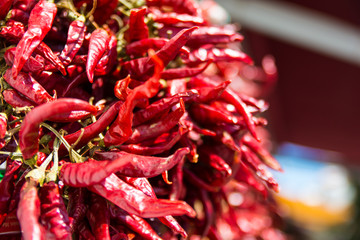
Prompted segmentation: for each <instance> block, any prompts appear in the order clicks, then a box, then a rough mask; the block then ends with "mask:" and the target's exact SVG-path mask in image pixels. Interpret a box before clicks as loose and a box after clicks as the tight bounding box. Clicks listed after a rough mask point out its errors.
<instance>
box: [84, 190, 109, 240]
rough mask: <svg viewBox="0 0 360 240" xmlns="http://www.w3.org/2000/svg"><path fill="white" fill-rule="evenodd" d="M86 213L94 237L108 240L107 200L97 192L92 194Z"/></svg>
mask: <svg viewBox="0 0 360 240" xmlns="http://www.w3.org/2000/svg"><path fill="white" fill-rule="evenodd" d="M86 215H87V219H88V221H89V223H90V227H91V229H92V232H93V234H94V236H95V239H101V240H110V232H109V225H110V212H109V207H108V204H107V201H106V200H105V199H104V198H102V197H100V196H99V195H97V194H92V195H91V200H90V207H89V209H88V211H87V213H86Z"/></svg>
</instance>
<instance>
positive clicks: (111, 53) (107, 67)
mask: <svg viewBox="0 0 360 240" xmlns="http://www.w3.org/2000/svg"><path fill="white" fill-rule="evenodd" d="M109 35H110V39H109V41H108V45H107V46H106V51H105V53H104V54H103V56H102V57H101V59H100V60H99V62H98V64H97V65H96V68H95V75H97V76H101V75H106V74H108V73H109V72H110V71H111V70H112V69H113V67H114V66H115V65H116V60H117V59H116V58H117V51H116V47H117V38H116V36H115V34H113V33H112V32H111V31H110V32H109Z"/></svg>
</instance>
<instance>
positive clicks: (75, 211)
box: [68, 188, 89, 232]
mask: <svg viewBox="0 0 360 240" xmlns="http://www.w3.org/2000/svg"><path fill="white" fill-rule="evenodd" d="M87 192H88V191H87V189H86V188H69V191H68V196H69V201H68V213H69V217H71V218H72V219H73V220H72V222H71V224H70V226H71V231H72V232H74V231H76V230H77V229H78V227H79V225H80V224H81V222H82V221H83V219H84V218H85V216H86V212H87V210H88V208H89V206H88V205H87V204H85V200H86V199H87V197H88V196H87Z"/></svg>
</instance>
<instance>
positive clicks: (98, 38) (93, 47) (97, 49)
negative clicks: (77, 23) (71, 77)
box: [86, 28, 110, 83]
mask: <svg viewBox="0 0 360 240" xmlns="http://www.w3.org/2000/svg"><path fill="white" fill-rule="evenodd" d="M109 40H110V36H109V34H108V33H107V31H105V30H104V29H101V28H99V29H96V30H95V31H94V32H92V33H91V37H90V42H89V52H88V55H87V61H86V73H87V76H88V79H89V81H90V82H91V83H92V82H93V79H94V71H95V68H96V65H97V64H98V62H99V60H100V59H101V57H102V55H103V54H104V53H105V51H106V48H107V46H108V42H109Z"/></svg>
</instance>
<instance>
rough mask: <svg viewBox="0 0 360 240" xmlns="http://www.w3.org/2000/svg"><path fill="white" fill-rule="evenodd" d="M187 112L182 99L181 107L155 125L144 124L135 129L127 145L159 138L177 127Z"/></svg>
mask: <svg viewBox="0 0 360 240" xmlns="http://www.w3.org/2000/svg"><path fill="white" fill-rule="evenodd" d="M184 112H185V104H184V101H183V100H182V99H180V107H179V108H177V109H176V110H174V111H173V112H171V113H169V114H168V115H166V116H165V117H163V118H162V119H160V120H159V121H157V122H155V123H149V124H143V125H139V126H137V127H136V128H134V130H133V133H132V135H131V136H130V138H129V139H128V140H127V141H126V142H125V143H137V142H142V141H144V140H147V139H150V138H154V137H157V136H159V135H161V134H162V133H165V132H168V131H169V130H170V129H172V128H173V127H175V126H176V125H177V124H178V123H179V120H180V118H181V116H182V115H183V114H184Z"/></svg>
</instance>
